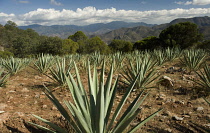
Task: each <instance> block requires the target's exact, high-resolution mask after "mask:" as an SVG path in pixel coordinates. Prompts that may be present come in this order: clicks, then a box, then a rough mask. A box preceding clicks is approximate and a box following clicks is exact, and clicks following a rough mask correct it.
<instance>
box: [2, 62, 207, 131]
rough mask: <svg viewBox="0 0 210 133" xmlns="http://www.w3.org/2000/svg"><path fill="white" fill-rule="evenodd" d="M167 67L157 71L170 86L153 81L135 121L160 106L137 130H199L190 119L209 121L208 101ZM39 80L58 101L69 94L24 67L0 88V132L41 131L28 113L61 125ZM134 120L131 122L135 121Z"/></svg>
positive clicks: (42, 76) (43, 76) (48, 79)
mask: <svg viewBox="0 0 210 133" xmlns="http://www.w3.org/2000/svg"><path fill="white" fill-rule="evenodd" d="M169 67H171V65H168V66H167V65H166V66H165V67H161V68H160V74H161V75H167V76H169V77H170V78H171V79H172V80H174V81H175V82H174V87H173V88H171V89H168V88H167V87H163V86H160V87H158V86H157V85H156V87H155V88H153V89H152V90H151V91H150V95H149V96H148V97H147V98H146V100H145V101H144V103H143V105H142V106H141V107H142V111H141V113H140V114H139V115H138V117H137V118H136V119H135V122H138V121H140V120H143V119H144V118H145V117H146V116H148V115H150V114H152V113H153V112H155V111H157V110H158V109H160V108H164V110H163V111H162V112H160V113H159V114H158V115H157V116H156V117H155V118H154V119H153V120H152V121H149V122H148V123H147V124H145V126H143V127H142V128H141V129H140V130H139V131H138V132H151V133H169V132H173V133H183V132H186V133H198V132H202V131H201V130H200V129H196V128H195V127H194V126H192V123H197V124H199V125H200V126H205V127H207V128H208V126H209V124H210V123H208V121H207V120H206V118H210V108H209V105H208V104H207V103H206V102H205V101H204V100H203V99H202V98H200V96H199V94H198V93H197V92H195V91H194V90H193V89H191V88H190V87H193V86H195V85H194V84H193V83H192V81H190V80H187V79H186V80H185V79H184V80H183V76H182V75H183V74H182V73H181V72H175V73H173V74H170V73H167V74H166V73H165V69H167V68H169ZM184 76H186V78H189V77H187V76H191V77H192V76H193V74H192V75H184ZM86 77H87V76H85V74H84V75H83V76H82V78H81V79H82V80H83V82H84V83H85V84H86V86H87V78H86ZM43 84H45V85H46V86H47V87H48V88H50V89H55V91H54V92H53V93H54V94H55V95H56V97H57V98H58V99H59V100H60V101H61V102H62V101H63V100H64V99H69V98H70V93H69V92H68V90H65V89H61V88H59V87H57V85H56V84H55V82H54V81H52V80H51V79H50V78H48V77H47V76H45V75H40V74H39V73H38V72H37V71H36V70H34V69H32V68H30V67H27V68H25V69H23V70H22V71H21V72H19V73H18V74H16V75H14V76H11V77H10V78H9V79H8V83H7V86H6V87H3V88H0V111H5V112H4V113H2V114H0V129H1V130H0V133H11V132H13V133H30V132H33V133H41V132H42V131H40V130H38V129H37V128H35V127H33V126H31V125H29V124H27V123H26V122H27V121H32V122H35V123H38V124H41V125H45V124H43V123H42V122H40V121H39V120H37V119H36V118H34V117H33V116H31V114H36V115H38V116H41V117H43V118H45V119H47V120H51V121H52V122H54V123H58V124H59V125H60V126H65V124H64V123H63V122H62V117H61V115H60V113H59V112H58V111H57V109H56V108H55V107H54V106H53V105H52V103H51V102H50V100H49V99H48V98H47V97H46V96H45V94H44V93H43V89H44V87H43ZM121 94H122V93H120V92H119V93H118V97H117V98H116V101H118V99H120V97H121V96H122V95H121ZM133 95H135V94H133ZM159 95H161V97H159ZM201 95H202V93H201ZM132 99H133V97H130V98H129V100H128V102H127V104H126V106H127V105H128V104H129V102H130V101H132ZM208 99H210V98H208ZM198 107H202V108H203V110H201V111H197V110H196V109H197V108H198ZM125 108H126V107H125ZM125 108H124V110H125ZM173 116H178V117H181V118H183V120H181V121H179V120H174V118H173ZM135 122H133V123H132V125H135Z"/></svg>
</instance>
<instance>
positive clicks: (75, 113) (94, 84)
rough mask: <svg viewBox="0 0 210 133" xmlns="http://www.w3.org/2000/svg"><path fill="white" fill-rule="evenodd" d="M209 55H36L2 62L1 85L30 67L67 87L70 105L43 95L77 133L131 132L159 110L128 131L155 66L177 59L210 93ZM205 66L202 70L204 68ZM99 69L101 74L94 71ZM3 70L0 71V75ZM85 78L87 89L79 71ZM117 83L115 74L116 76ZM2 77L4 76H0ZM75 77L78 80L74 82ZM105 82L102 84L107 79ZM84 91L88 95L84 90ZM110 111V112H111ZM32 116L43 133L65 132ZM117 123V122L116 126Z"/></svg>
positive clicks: (196, 52) (187, 52)
mask: <svg viewBox="0 0 210 133" xmlns="http://www.w3.org/2000/svg"><path fill="white" fill-rule="evenodd" d="M207 58H208V52H206V51H204V50H194V49H190V50H184V51H182V50H180V49H178V48H173V49H169V48H168V49H165V50H154V51H151V52H150V51H134V52H133V53H127V54H124V53H120V52H118V53H115V54H112V55H100V54H98V53H94V54H92V55H67V56H65V57H59V56H51V55H43V54H42V55H39V56H38V57H37V58H36V59H16V58H9V59H2V60H1V63H0V65H1V68H3V69H2V70H3V71H6V72H7V73H8V74H4V75H2V78H1V81H0V85H4V84H5V83H6V82H5V80H6V79H7V77H8V76H9V75H14V74H16V73H17V72H18V71H20V70H21V69H23V68H24V67H26V66H28V65H30V66H31V67H33V68H34V69H36V70H37V71H39V72H40V73H41V74H44V75H46V76H48V77H50V78H52V79H53V80H54V81H56V82H57V83H58V84H59V85H61V86H63V87H67V88H68V89H69V90H70V93H71V95H72V98H73V102H70V101H64V104H65V105H66V107H67V108H65V107H64V106H63V105H62V104H61V103H60V102H59V101H58V99H56V97H55V96H54V95H53V93H52V92H51V90H49V89H48V88H46V89H45V91H44V92H45V94H46V96H47V97H48V98H49V99H50V100H51V101H52V102H53V104H54V105H55V106H56V107H57V109H58V110H59V111H60V113H61V114H62V116H63V117H64V118H65V120H66V121H67V122H68V123H69V124H68V125H70V126H71V128H73V129H74V131H75V132H80V133H83V132H84V133H102V132H103V133H106V132H113V133H118V132H120V133H121V132H123V131H125V130H126V132H135V131H136V130H137V129H138V128H140V127H141V126H142V125H143V124H145V123H146V122H147V121H149V120H150V119H151V118H153V117H154V116H155V115H156V114H157V113H158V112H159V111H161V110H162V109H159V110H158V111H157V112H155V113H153V114H151V115H150V116H149V117H147V118H146V119H145V120H143V121H141V122H139V124H137V125H136V126H135V127H132V128H128V126H129V123H131V121H132V120H133V119H134V118H135V117H136V116H137V114H138V113H139V112H140V109H139V106H140V105H141V103H142V102H143V101H144V99H145V98H146V96H147V95H148V93H147V91H145V90H146V89H148V88H149V87H151V83H152V82H154V81H156V79H157V78H158V77H159V75H158V72H157V70H156V68H158V67H159V66H161V65H163V64H164V63H166V62H172V61H173V60H175V59H179V61H180V63H181V64H182V65H183V67H185V68H186V69H187V70H188V72H189V73H191V72H193V71H195V72H196V73H197V74H198V76H199V77H200V80H199V81H194V82H196V83H198V84H199V85H201V86H202V87H203V88H205V89H206V91H210V67H209V66H208V65H207V64H205V61H206V60H207ZM202 68H203V69H202ZM98 70H100V74H99V73H98ZM3 71H1V72H3ZM81 72H83V73H86V74H87V75H88V88H87V89H85V88H84V85H83V84H82V81H81V79H80V73H81ZM119 73H121V74H120V75H122V76H121V78H119V77H120V76H117V78H116V79H113V77H114V76H113V75H116V74H119ZM0 74H2V73H0ZM75 77H76V78H75ZM105 79H106V80H105ZM119 82H123V83H124V85H125V87H126V89H125V90H126V92H125V94H124V96H123V97H122V99H121V101H120V103H119V104H118V105H117V107H116V109H115V110H113V106H114V102H115V100H114V99H115V97H116V91H117V89H118V86H119V85H118V83H119ZM133 89H138V90H139V93H138V96H136V97H135V99H134V100H133V102H132V103H131V104H130V106H129V107H128V108H127V110H126V111H125V112H123V115H122V116H120V118H119V114H120V113H122V112H121V110H122V107H123V105H124V104H125V101H126V100H127V98H128V96H129V95H130V94H131V92H132V90H133ZM86 90H88V92H89V93H87V92H86ZM111 112H114V113H111ZM34 116H35V117H36V118H38V119H40V120H41V121H43V122H45V123H46V124H48V125H49V126H50V127H51V128H50V129H49V128H46V127H43V126H41V125H37V124H35V123H31V122H29V123H30V124H32V125H35V126H37V127H39V128H41V129H43V130H46V131H47V132H61V133H65V132H68V130H67V129H63V128H61V127H59V126H57V125H55V124H53V123H51V122H49V121H48V120H46V119H43V118H41V117H39V116H36V115H34ZM116 119H118V121H117V123H115V121H116Z"/></svg>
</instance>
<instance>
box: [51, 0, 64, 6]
mask: <svg viewBox="0 0 210 133" xmlns="http://www.w3.org/2000/svg"><path fill="white" fill-rule="evenodd" d="M50 4H52V5H56V6H61V5H62V4H61V3H60V2H57V1H56V0H50Z"/></svg>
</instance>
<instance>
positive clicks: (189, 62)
mask: <svg viewBox="0 0 210 133" xmlns="http://www.w3.org/2000/svg"><path fill="white" fill-rule="evenodd" d="M206 57H207V53H206V52H205V51H204V50H201V49H189V50H186V51H184V52H183V58H180V61H181V63H182V65H183V66H185V67H186V68H187V69H188V70H189V73H191V72H192V71H197V70H198V69H200V68H201V67H202V65H203V64H204V62H205V59H206Z"/></svg>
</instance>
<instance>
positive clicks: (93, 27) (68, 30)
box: [19, 21, 154, 38]
mask: <svg viewBox="0 0 210 133" xmlns="http://www.w3.org/2000/svg"><path fill="white" fill-rule="evenodd" d="M136 26H147V27H152V26H154V25H153V24H146V23H143V22H137V23H134V22H131V23H127V22H123V21H113V22H110V23H107V24H104V23H96V24H90V25H85V26H77V25H52V26H42V25H38V24H34V25H29V26H19V28H21V29H28V28H31V29H33V30H35V31H36V32H37V33H39V34H40V35H47V36H59V37H61V38H67V37H68V36H69V35H72V34H74V33H75V32H77V31H83V32H84V33H85V34H86V35H88V36H89V35H100V34H104V33H107V32H109V31H112V30H115V29H119V28H122V27H126V28H131V27H136Z"/></svg>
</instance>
